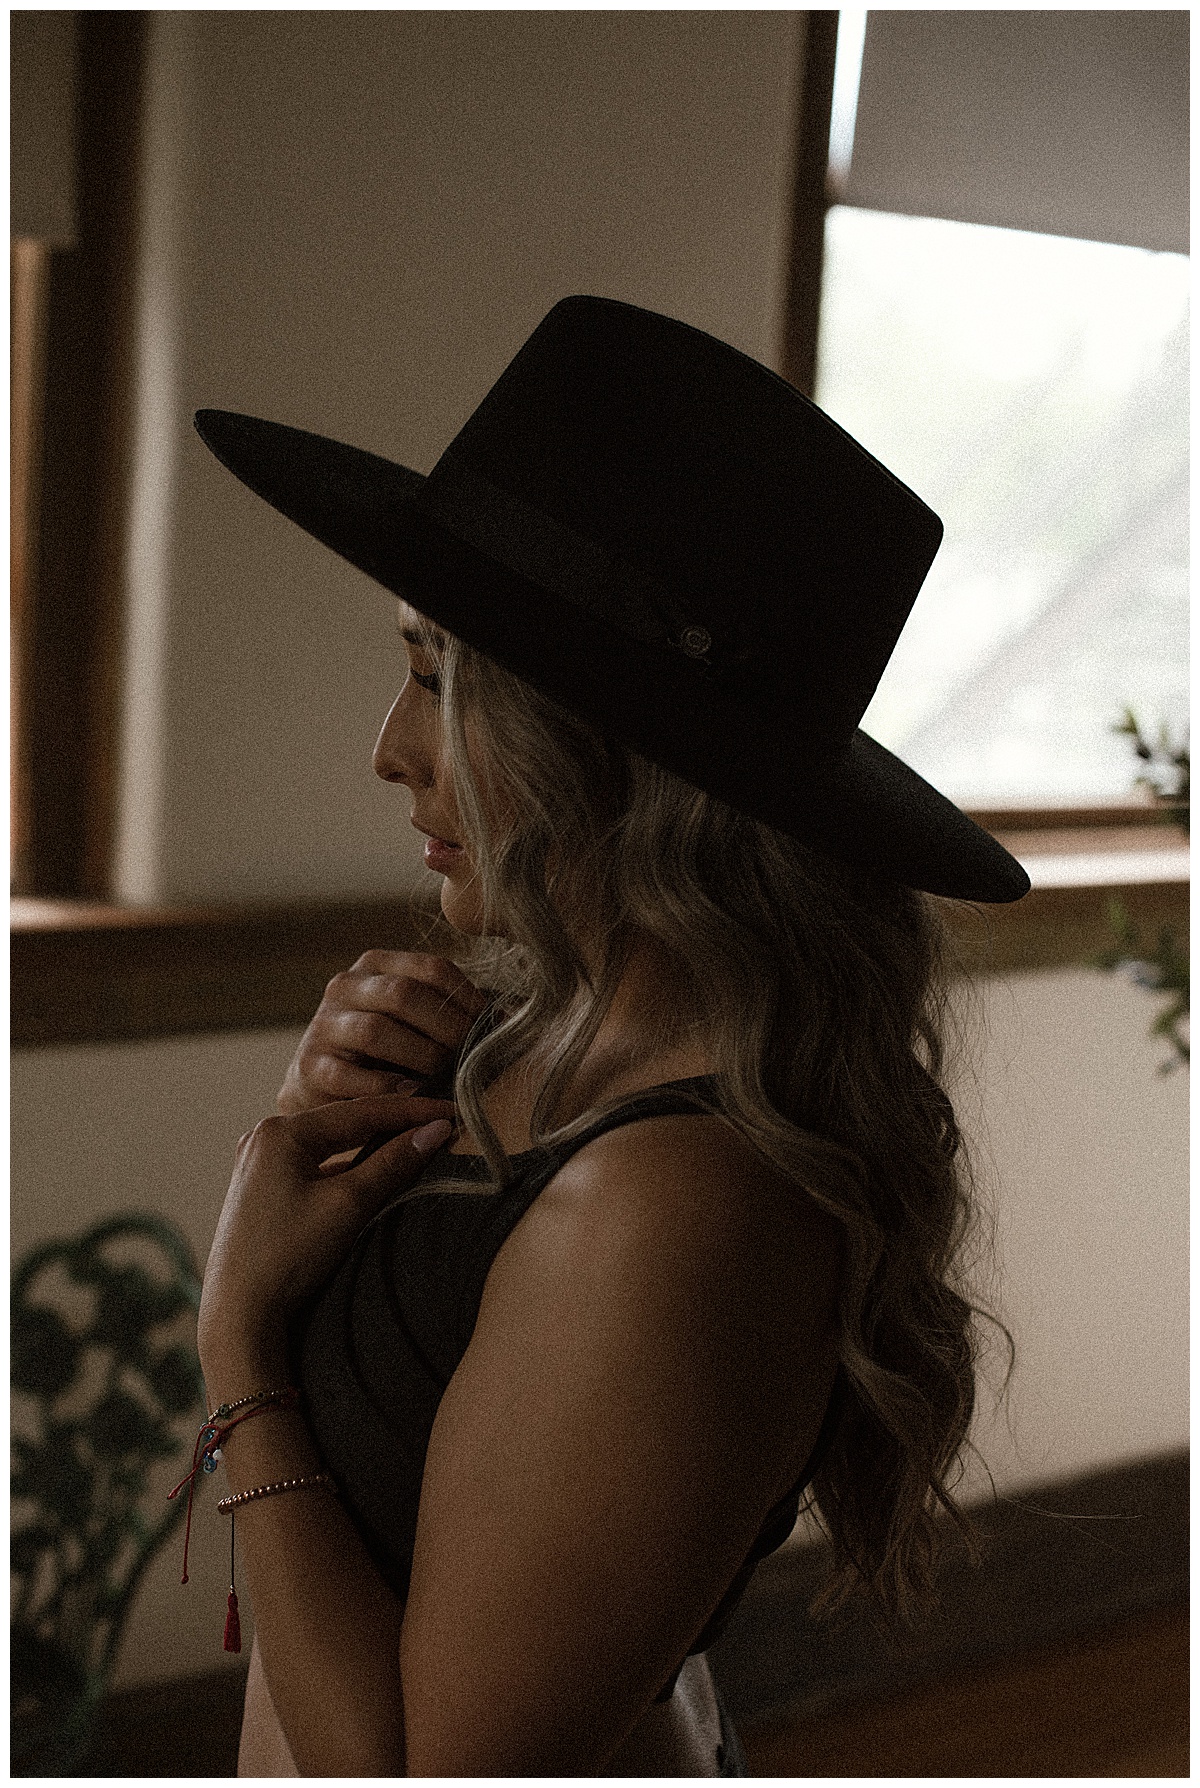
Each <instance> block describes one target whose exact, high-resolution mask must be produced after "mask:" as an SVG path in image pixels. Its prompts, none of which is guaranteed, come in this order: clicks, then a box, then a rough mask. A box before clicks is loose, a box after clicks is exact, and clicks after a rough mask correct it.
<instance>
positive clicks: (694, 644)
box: [679, 627, 712, 658]
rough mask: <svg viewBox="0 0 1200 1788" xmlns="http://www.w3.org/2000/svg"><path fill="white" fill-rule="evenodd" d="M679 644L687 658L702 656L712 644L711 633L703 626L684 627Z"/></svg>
mask: <svg viewBox="0 0 1200 1788" xmlns="http://www.w3.org/2000/svg"><path fill="white" fill-rule="evenodd" d="M679 644H680V646H681V647H682V648H683V650H684V651H685V652H686V653H687V655H688V657H689V658H703V656H704V654H705V653H706V652H707V651H708V649H709V647H710V646H711V645H712V634H711V633H709V631H708V629H707V628H705V627H685V628H684V630H683V632H682V633H681V634H680V636H679Z"/></svg>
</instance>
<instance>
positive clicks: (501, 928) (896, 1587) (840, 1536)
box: [415, 616, 1011, 1615]
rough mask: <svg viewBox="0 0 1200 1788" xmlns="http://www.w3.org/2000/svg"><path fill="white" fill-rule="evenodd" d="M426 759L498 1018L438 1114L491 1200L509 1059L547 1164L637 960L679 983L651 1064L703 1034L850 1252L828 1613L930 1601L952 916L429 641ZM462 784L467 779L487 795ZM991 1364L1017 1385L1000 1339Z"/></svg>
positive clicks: (954, 1184) (946, 1194)
mask: <svg viewBox="0 0 1200 1788" xmlns="http://www.w3.org/2000/svg"><path fill="white" fill-rule="evenodd" d="M415 623H416V624H417V625H419V626H422V627H423V630H424V633H425V636H426V639H427V644H428V650H429V652H430V655H431V657H432V658H433V659H434V661H435V662H436V663H437V664H438V678H439V682H440V701H441V709H442V721H443V725H442V739H443V744H442V751H443V753H444V764H445V767H446V768H447V769H448V771H449V774H450V777H451V779H452V786H453V789H454V791H455V795H456V798H457V804H458V811H459V815H460V819H461V824H462V842H464V843H465V844H466V845H467V847H468V849H469V851H470V853H471V855H472V858H473V860H474V862H475V864H476V865H477V866H478V875H479V879H480V888H481V893H482V900H483V908H484V913H485V926H486V930H487V931H488V933H489V935H488V936H486V937H483V938H479V939H472V940H469V941H468V940H464V946H463V949H462V951H461V952H460V953H459V960H460V963H461V965H462V966H463V967H464V968H465V969H466V970H467V972H468V973H470V974H471V975H472V976H473V977H474V978H475V979H476V980H477V981H479V982H480V983H481V984H482V985H485V986H487V987H489V988H491V989H494V990H495V991H496V992H497V994H498V996H499V1010H500V1013H501V1017H500V1021H499V1022H498V1023H496V1022H493V1023H492V1025H491V1027H490V1028H488V1027H487V1026H486V1025H480V1026H477V1027H476V1030H475V1031H474V1032H473V1033H472V1035H471V1036H470V1037H469V1038H468V1040H467V1044H466V1047H465V1048H464V1050H463V1053H462V1055H461V1058H460V1061H459V1065H458V1069H457V1076H456V1081H455V1097H456V1099H457V1101H458V1103H459V1105H460V1107H461V1109H462V1111H463V1112H464V1114H465V1116H466V1119H467V1122H468V1124H469V1126H470V1129H471V1132H472V1134H473V1135H474V1136H475V1138H476V1139H477V1140H478V1142H479V1144H480V1146H481V1148H482V1149H483V1152H484V1154H485V1155H486V1158H487V1161H488V1164H489V1168H490V1172H491V1180H492V1184H494V1185H502V1184H504V1183H505V1182H506V1181H507V1180H508V1178H509V1177H510V1175H511V1171H512V1170H511V1167H510V1164H509V1160H508V1157H507V1155H506V1153H505V1151H504V1149H503V1147H502V1146H501V1143H500V1140H499V1137H498V1136H497V1135H496V1133H495V1131H494V1130H493V1128H492V1126H491V1125H490V1124H489V1122H488V1119H487V1114H486V1112H485V1110H484V1107H483V1095H484V1093H485V1091H486V1089H487V1088H488V1086H489V1085H490V1084H491V1083H492V1082H493V1081H494V1080H495V1079H496V1077H497V1076H498V1075H499V1074H500V1072H501V1071H502V1070H503V1069H504V1068H505V1067H506V1066H508V1065H509V1064H510V1063H512V1062H515V1061H517V1060H519V1059H522V1058H527V1057H532V1058H533V1060H534V1062H535V1063H536V1066H537V1071H538V1074H539V1076H540V1087H539V1091H538V1093H537V1097H536V1102H535V1104H534V1108H533V1114H532V1121H531V1140H532V1141H533V1142H534V1143H535V1144H538V1143H544V1142H551V1141H561V1140H566V1139H567V1138H569V1137H570V1136H571V1135H573V1134H574V1133H575V1132H576V1131H577V1130H579V1129H581V1128H582V1127H583V1126H584V1125H585V1124H586V1123H588V1122H589V1121H590V1119H591V1118H592V1117H593V1116H594V1115H595V1114H594V1113H592V1112H588V1113H584V1114H583V1115H582V1116H580V1117H578V1118H576V1119H575V1120H574V1121H573V1122H572V1123H570V1124H566V1125H561V1126H559V1127H557V1128H556V1126H555V1112H556V1110H557V1108H558V1106H559V1102H560V1099H561V1095H562V1093H563V1091H564V1089H565V1088H566V1086H567V1084H568V1082H569V1080H570V1078H571V1076H572V1074H573V1073H574V1071H575V1069H576V1068H577V1067H578V1066H579V1064H580V1063H581V1061H582V1059H583V1057H584V1054H585V1053H586V1051H587V1049H588V1047H589V1045H590V1044H591V1042H592V1040H593V1038H594V1037H595V1036H596V1034H597V1031H598V1029H599V1027H600V1024H601V1022H602V1020H603V1018H604V1016H605V1014H606V1012H607V1011H608V1009H609V1005H610V1003H611V1001H612V998H613V995H614V993H615V991H616V988H617V985H618V983H619V982H620V980H621V976H622V972H623V970H624V967H625V964H626V962H627V960H628V958H629V954H630V951H631V949H632V947H633V945H634V943H635V941H639V940H642V939H646V938H649V939H652V940H654V942H655V943H656V944H657V945H658V946H659V949H660V952H662V953H663V954H664V956H665V958H666V960H667V961H668V962H669V963H670V964H671V966H672V968H673V970H674V982H675V985H674V986H673V987H672V989H671V996H670V999H669V1000H665V1001H664V1003H663V1006H662V1007H661V1009H659V1010H657V1011H650V1012H647V1013H646V1014H645V1020H646V1026H647V1033H646V1042H647V1044H648V1046H649V1047H651V1048H655V1049H657V1048H658V1047H660V1046H661V1047H664V1048H665V1047H668V1046H670V1045H672V1044H674V1043H677V1042H679V1041H681V1040H682V1039H683V1038H684V1037H687V1036H690V1037H693V1038H697V1037H699V1038H702V1039H703V1040H704V1042H705V1044H706V1045H707V1047H708V1049H709V1050H710V1052H711V1059H712V1063H713V1068H714V1071H715V1079H716V1085H717V1100H716V1106H715V1108H716V1109H718V1110H719V1111H720V1113H721V1114H722V1115H723V1116H724V1117H725V1118H726V1120H727V1121H728V1122H729V1123H731V1124H732V1125H733V1126H734V1128H735V1129H737V1130H738V1131H739V1132H740V1133H741V1134H742V1135H743V1136H744V1137H745V1138H746V1139H747V1141H748V1142H749V1143H751V1144H752V1145H753V1147H754V1148H756V1149H757V1150H758V1151H759V1152H760V1153H761V1154H762V1155H763V1156H764V1157H765V1159H766V1160H768V1161H769V1162H771V1163H772V1165H773V1166H775V1167H776V1168H777V1169H779V1170H780V1171H781V1172H782V1173H783V1174H785V1175H786V1176H787V1177H788V1178H789V1179H791V1180H793V1181H794V1182H795V1183H796V1184H797V1185H798V1186H802V1187H803V1188H804V1190H805V1191H806V1192H807V1194H808V1195H809V1196H810V1197H811V1198H813V1199H814V1200H815V1201H816V1203H817V1204H819V1205H820V1206H821V1207H822V1208H823V1209H824V1210H826V1211H828V1212H829V1213H831V1215H832V1216H833V1217H835V1218H836V1219H837V1221H838V1223H839V1224H840V1225H841V1227H842V1230H843V1233H844V1249H843V1278H842V1284H841V1287H840V1296H839V1303H838V1313H839V1325H840V1336H839V1348H840V1359H841V1371H842V1376H843V1380H844V1384H845V1387H846V1388H845V1394H844V1399H843V1406H842V1413H841V1418H840V1421H839V1424H838V1427H837V1431H836V1436H835V1439H834V1442H833V1444H832V1447H831V1448H830V1450H829V1452H828V1453H827V1455H826V1457H825V1459H824V1462H823V1463H822V1464H821V1466H820V1468H819V1470H818V1472H817V1474H816V1477H815V1478H814V1481H813V1484H812V1487H811V1490H810V1501H809V1505H808V1506H809V1508H810V1509H811V1511H812V1512H813V1513H814V1514H815V1515H816V1517H817V1519H818V1521H819V1523H820V1525H821V1526H822V1527H823V1528H824V1529H825V1531H826V1533H827V1535H828V1538H829V1540H830V1542H831V1545H832V1555H833V1560H832V1571H831V1574H830V1578H829V1581H828V1583H827V1584H826V1586H825V1589H824V1590H823V1592H822V1594H821V1596H820V1598H819V1605H821V1606H823V1607H825V1608H827V1609H829V1608H832V1607H835V1606H836V1605H837V1604H838V1603H840V1602H841V1601H842V1600H844V1598H845V1596H846V1595H847V1594H848V1593H849V1592H850V1590H851V1589H853V1588H854V1587H856V1586H858V1585H866V1586H868V1587H869V1588H870V1589H871V1590H872V1591H874V1593H875V1597H876V1598H877V1600H878V1603H879V1604H881V1605H882V1608H883V1609H885V1610H887V1611H888V1612H889V1613H891V1614H900V1615H906V1614H908V1613H909V1612H910V1611H911V1610H912V1609H913V1608H915V1607H916V1606H918V1605H919V1604H920V1603H921V1602H922V1601H924V1600H925V1599H926V1597H927V1594H928V1592H929V1590H930V1588H931V1585H932V1573H933V1566H934V1562H935V1558H936V1554H937V1551H938V1548H939V1545H940V1542H941V1539H942V1537H943V1536H944V1533H945V1530H946V1521H945V1518H944V1517H945V1516H947V1515H948V1516H949V1517H950V1518H951V1520H952V1522H953V1523H954V1524H955V1525H957V1527H959V1528H960V1529H961V1530H962V1531H963V1532H965V1533H966V1534H967V1537H968V1539H969V1538H970V1523H969V1522H968V1521H967V1519H966V1517H965V1516H964V1514H963V1511H962V1510H961V1508H960V1507H959V1506H958V1504H957V1503H956V1500H955V1497H954V1488H955V1485H956V1484H957V1483H958V1482H959V1480H960V1477H961V1470H962V1466H961V1460H962V1455H963V1451H964V1447H965V1446H966V1443H967V1435H968V1429H969V1426H970V1423H971V1417H972V1411H973V1408H974V1404H975V1391H976V1367H977V1359H978V1350H979V1330H978V1326H977V1320H976V1319H977V1317H979V1316H981V1315H982V1316H988V1319H989V1320H991V1321H993V1322H994V1321H995V1319H994V1318H992V1317H990V1315H989V1313H988V1312H987V1311H986V1310H984V1309H983V1308H982V1306H981V1305H980V1304H979V1303H978V1302H977V1301H976V1300H975V1299H974V1297H973V1296H972V1291H971V1287H970V1279H971V1277H972V1276H973V1274H974V1273H975V1271H976V1270H977V1269H978V1265H979V1262H980V1260H981V1259H982V1256H983V1251H982V1250H980V1249H978V1248H977V1247H975V1246H974V1245H973V1244H974V1243H975V1242H977V1241H978V1239H979V1236H980V1234H981V1226H980V1224H979V1221H978V1219H979V1215H980V1208H981V1207H980V1202H979V1197H978V1192H977V1188H976V1183H975V1178H974V1175H973V1173H972V1169H971V1164H970V1161H969V1159H968V1156H967V1151H966V1149H965V1147H964V1143H963V1138H962V1135H961V1134H960V1130H959V1126H958V1123H957V1121H956V1118H955V1113H954V1108H953V1106H952V1104H951V1100H950V1097H949V1095H948V1093H947V1091H946V1084H945V1080H946V1069H947V1039H948V1037H949V1036H951V1035H952V1036H953V1039H954V1040H955V1041H961V1034H962V1027H961V1025H960V1024H959V1023H958V1022H957V1020H956V1019H955V1016H954V1008H952V1007H951V1005H950V1001H949V992H948V990H949V985H950V980H951V966H952V965H951V962H950V958H949V947H948V940H947V931H946V924H945V913H944V908H945V906H946V904H947V903H945V902H941V901H937V900H935V899H934V898H932V897H931V896H928V895H925V894H922V893H918V892H916V891H914V890H913V889H911V888H907V887H903V886H901V885H899V884H898V883H896V882H893V881H890V880H887V879H886V878H883V877H879V876H874V875H871V874H868V873H865V872H863V871H861V870H858V869H855V868H852V867H850V866H848V865H845V864H842V863H839V862H836V861H834V860H833V859H831V858H828V857H825V856H823V855H821V854H820V853H818V852H816V851H814V850H811V849H809V848H808V847H807V846H805V845H804V844H802V843H800V842H799V841H798V840H796V839H794V838H791V837H788V836H786V835H784V834H783V833H781V832H778V831H776V830H774V829H773V828H772V827H770V826H767V825H764V824H762V823H761V822H759V821H757V820H754V819H751V818H748V817H747V816H746V815H745V814H742V813H739V812H738V811H736V810H735V809H733V808H732V807H730V806H728V805H727V804H726V803H725V802H722V801H720V800H717V799H715V798H714V797H712V796H710V795H707V794H704V793H702V792H701V791H699V790H698V789H696V788H694V787H692V786H691V785H690V784H688V783H687V782H684V781H683V780H682V779H681V778H679V777H677V776H674V775H672V774H670V773H669V772H668V771H666V770H662V769H660V768H658V767H657V766H656V765H654V764H652V763H649V762H648V761H647V760H646V759H644V758H642V757H640V756H639V755H637V754H636V753H635V752H633V751H631V750H628V749H627V748H625V747H624V746H622V745H620V744H617V743H614V742H613V741H610V740H608V739H606V738H605V737H603V736H602V735H601V734H600V733H599V732H598V731H597V730H595V729H594V728H593V727H591V726H589V725H587V724H586V723H585V722H584V721H582V720H579V719H576V718H575V717H574V716H573V715H571V714H569V713H567V712H566V711H565V710H563V709H562V708H560V707H558V706H557V705H556V704H555V703H553V702H551V701H549V700H547V699H546V698H544V697H543V696H541V695H539V694H538V693H537V692H536V691H535V690H533V689H532V688H531V687H530V686H529V685H528V684H526V683H524V682H522V681H521V680H520V679H519V678H517V677H516V676H514V675H512V674H511V673H510V672H508V671H506V670H505V669H503V668H502V667H501V666H500V665H498V664H496V663H494V662H493V661H491V660H490V659H488V658H486V657H484V656H483V655H482V654H480V653H478V652H476V651H474V650H473V649H471V648H470V647H468V646H466V645H464V644H463V643H462V642H461V641H458V640H456V639H454V638H452V637H448V636H445V635H443V634H441V633H440V632H438V631H436V630H434V629H432V628H430V627H429V626H428V625H427V624H424V623H422V622H421V619H420V617H419V616H416V617H415ZM476 766H486V780H485V779H483V778H481V777H480V775H479V774H478V773H477V768H476ZM997 1327H999V1328H1000V1329H1001V1332H1002V1333H1003V1334H1004V1336H1005V1337H1006V1339H1007V1340H1008V1345H1009V1352H1010V1370H1011V1337H1008V1334H1007V1330H1004V1329H1003V1326H1002V1325H1000V1324H997Z"/></svg>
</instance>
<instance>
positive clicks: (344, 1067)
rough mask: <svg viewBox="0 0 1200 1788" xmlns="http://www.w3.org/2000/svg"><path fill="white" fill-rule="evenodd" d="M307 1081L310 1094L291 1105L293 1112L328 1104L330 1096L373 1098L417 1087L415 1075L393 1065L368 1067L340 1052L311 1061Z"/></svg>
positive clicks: (410, 1091)
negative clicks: (402, 1071)
mask: <svg viewBox="0 0 1200 1788" xmlns="http://www.w3.org/2000/svg"><path fill="white" fill-rule="evenodd" d="M304 1084H305V1091H306V1093H307V1095H308V1096H307V1098H304V1099H300V1100H298V1101H297V1102H296V1104H295V1105H293V1106H291V1107H290V1109H291V1110H292V1111H306V1110H309V1109H311V1107H312V1106H314V1105H326V1104H328V1103H329V1101H330V1100H331V1099H373V1098H379V1097H380V1096H381V1095H383V1094H387V1093H397V1094H403V1093H415V1092H416V1091H417V1090H418V1078H417V1077H415V1076H413V1075H412V1074H404V1073H397V1072H396V1070H395V1069H394V1068H368V1067H366V1066H365V1065H364V1064H362V1063H361V1062H351V1061H347V1060H346V1058H345V1057H344V1056H340V1055H319V1056H316V1057H314V1058H313V1059H312V1060H311V1061H309V1062H308V1063H307V1064H306V1066H305V1075H304Z"/></svg>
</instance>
